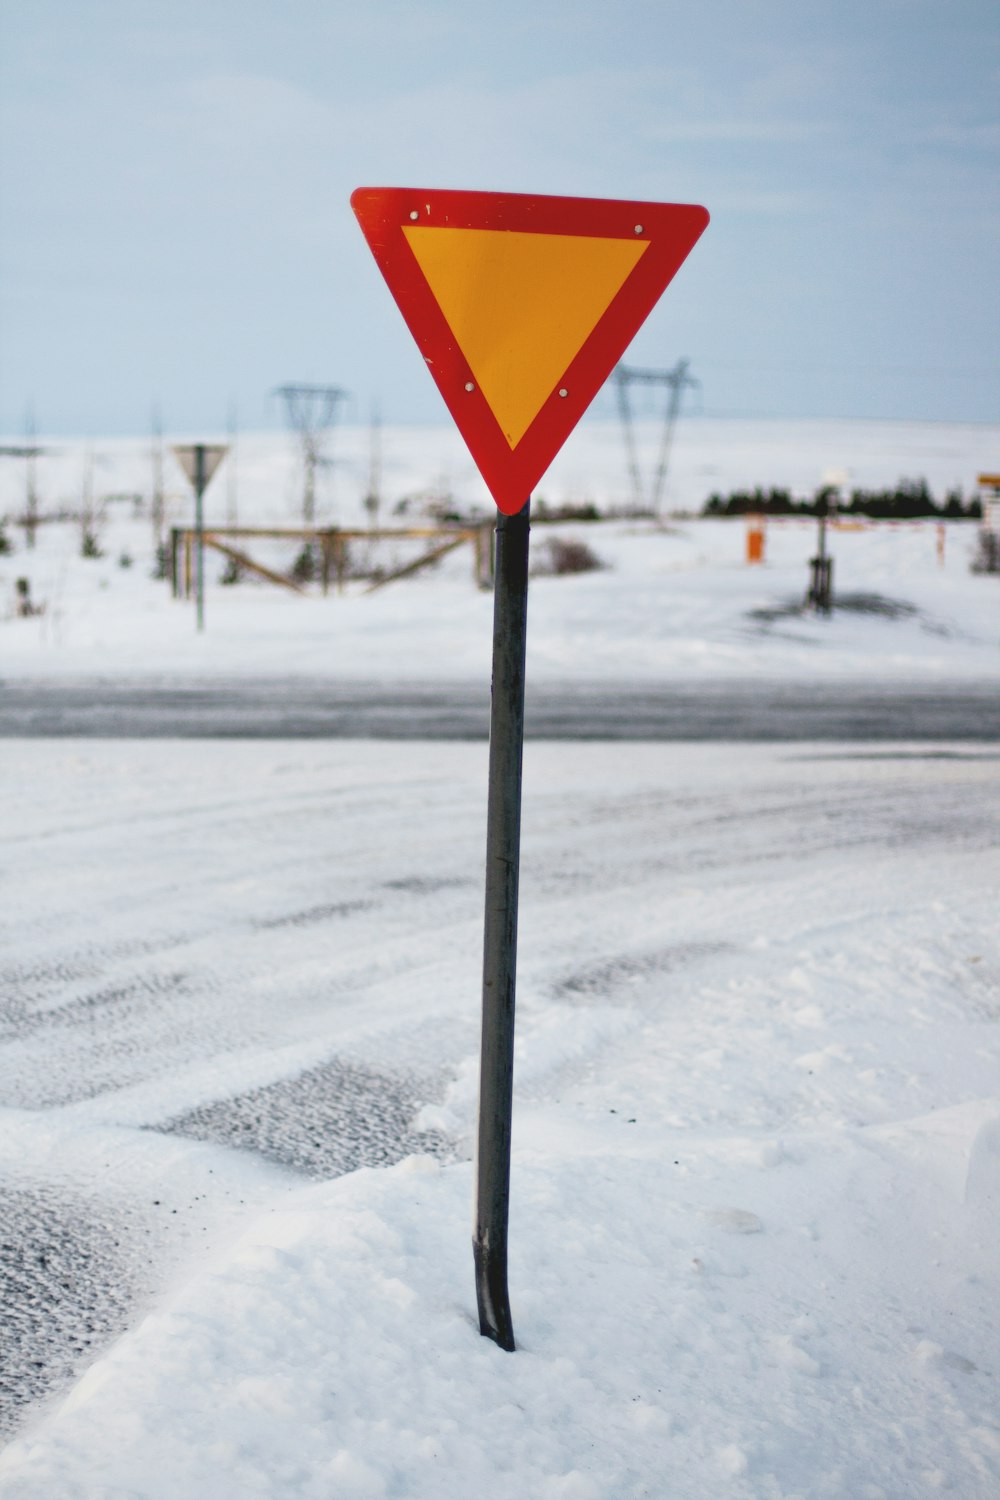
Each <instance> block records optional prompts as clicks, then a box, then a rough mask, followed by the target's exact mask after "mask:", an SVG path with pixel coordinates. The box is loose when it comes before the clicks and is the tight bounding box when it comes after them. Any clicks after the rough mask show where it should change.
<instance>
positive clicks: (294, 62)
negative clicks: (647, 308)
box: [0, 0, 1000, 435]
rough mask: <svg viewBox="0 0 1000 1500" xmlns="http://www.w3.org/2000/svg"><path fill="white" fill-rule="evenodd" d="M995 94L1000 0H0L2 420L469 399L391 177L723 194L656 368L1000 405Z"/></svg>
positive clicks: (943, 411) (88, 426) (806, 397)
mask: <svg viewBox="0 0 1000 1500" xmlns="http://www.w3.org/2000/svg"><path fill="white" fill-rule="evenodd" d="M998 100H1000V11H998V8H997V6H996V3H995V0H864V3H859V0H689V3H684V4H681V3H678V0H616V3H614V4H602V5H600V6H597V5H586V4H572V3H569V0H508V3H506V4H503V5H496V4H476V3H474V0H465V3H457V0H425V3H422V4H420V5H419V6H418V5H414V4H405V3H400V0H367V3H364V0H357V3H354V4H350V5H348V4H345V3H341V0H267V3H264V0H6V4H5V5H4V6H3V9H2V12H0V430H3V431H6V432H7V433H13V432H17V431H19V430H20V428H21V427H22V425H23V423H24V417H25V410H26V408H27V406H28V404H29V403H32V404H33V406H34V410H35V414H36V420H37V423H38V427H39V429H40V430H41V431H45V432H50V433H75V434H88V433H90V434H93V435H101V434H114V433H130V432H142V431H144V430H146V429H147V427H148V425H149V420H150V409H151V407H152V405H153V403H154V402H158V403H159V404H160V407H161V409H162V413H163V420H164V423H165V425H166V426H167V428H168V430H175V431H176V430H180V429H184V430H195V429H204V430H206V431H208V430H218V429H220V428H221V427H223V426H224V424H225V421H226V414H227V410H228V408H229V406H230V403H232V402H235V403H237V404H238V408H239V413H240V421H241V425H243V426H245V427H255V426H264V425H276V424H277V423H278V422H280V420H281V414H280V411H279V409H278V407H277V405H276V403H275V402H274V400H273V398H272V397H271V395H270V392H271V391H272V389H273V387H274V386H276V385H279V384H281V383H283V382H287V381H297V380H315V381H329V382H331V383H335V384H338V385H342V386H346V387H347V388H348V389H349V390H350V391H351V392H352V393H353V397H354V399H353V406H352V412H353V414H354V415H355V416H356V417H357V418H358V419H359V420H367V417H368V414H369V411H370V409H371V405H372V403H373V401H377V402H378V403H379V405H380V408H381V413H382V417H383V420H385V421H388V422H396V421H408V420H416V421H426V420H438V419H444V418H445V412H444V407H443V405H442V403H441V401H440V398H439V396H438V394H437V392H436V390H435V389H434V387H433V384H432V382H431V381H430V380H429V378H428V377H427V375H426V372H425V371H424V369H423V367H422V362H421V360H420V358H419V356H418V355H417V353H416V350H415V348H414V347H413V345H412V343H411V341H410V339H409V335H408V334H407V333H406V330H405V328H404V326H403V324H402V321H401V319H400V318H399V315H398V313H397V312H396V309H395V306H394V304H393V303H392V301H391V299H390V298H389V295H388V292H387V291H386V290H385V287H384V285H383V283H382V282H381V280H380V278H379V276H378V273H377V271H376V270H375V267H374V263H373V262H372V261H371V259H370V256H369V253H368V251H367V249H366V247H365V245H364V241H363V240H362V237H361V234H360V232H359V230H358V229H357V226H356V224H355V222H354V219H353V216H352V214H351V212H350V209H349V205H348V198H349V195H350V192H351V190H352V189H353V188H354V187H356V186H358V185H360V184H366V183H367V184H401V185H407V184H412V185H414V186H437V187H467V188H495V189H503V190H508V191H518V192H545V193H568V194H574V195H577V194H579V195H594V196H602V197H623V198H632V197H635V198H651V199H661V200H668V201H669V200H673V201H690V202H700V203H704V204H705V205H706V206H707V207H708V209H709V210H710V212H711V214H712V224H711V225H710V227H709V229H708V231H707V233H706V235H705V237H704V238H703V240H702V241H701V243H700V244H699V245H698V246H697V247H696V250H695V252H694V254H693V255H692V257H691V259H690V261H689V262H688V264H687V265H686V266H685V267H684V269H683V270H682V271H681V273H680V275H679V276H678V278H677V280H676V281H675V283H674V285H673V286H672V287H671V288H670V289H669V290H668V292H667V294H666V296H665V297H664V300H663V302H662V303H661V304H660V307H659V308H658V309H657V311H656V312H655V313H654V315H653V317H652V318H651V319H650V321H649V323H648V324H647V325H646V328H645V329H644V330H643V331H642V333H641V334H640V335H639V337H638V339H637V340H636V343H635V344H634V345H633V348H632V351H631V354H630V359H631V360H632V361H633V362H634V363H642V364H646V365H652V366H667V365H672V364H673V363H674V362H675V361H676V360H677V359H678V358H679V357H680V356H682V355H684V356H687V357H689V358H690V360H691V362H692V369H693V372H694V373H695V374H696V375H697V376H698V377H699V379H700V380H701V381H702V385H703V392H702V398H701V399H702V404H703V409H704V410H705V411H706V412H708V413H719V414H723V413H724V414H740V415H761V416H781V417H784V416H860V417H900V418H917V419H949V420H970V421H996V420H998V419H1000V358H998V331H1000V234H998V229H1000V188H998V183H1000V171H998V165H1000V163H998V156H1000V124H998ZM607 409H608V410H610V405H609V406H608V408H607Z"/></svg>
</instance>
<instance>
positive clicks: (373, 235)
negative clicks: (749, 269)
mask: <svg viewBox="0 0 1000 1500" xmlns="http://www.w3.org/2000/svg"><path fill="white" fill-rule="evenodd" d="M351 207H352V208H353V209H354V212H355V214H356V215H357V218H358V222H359V223H360V225H361V229H362V231H363V233H364V236H365V239H366V240H367V241H368V245H369V248H370V249H371V252H372V254H373V255H374V257H375V260H376V262H377V264H378V267H379V269H380V271H381V272H382V275H383V276H384V277H385V280H386V282H387V283H388V286H389V290H390V291H391V292H392V295H393V296H394V298H395V299H396V303H397V305H398V307H399V310H400V312H401V313H402V315H403V318H404V319H405V321H406V324H407V327H408V328H409V330H410V332H411V333H412V335H413V337H414V339H415V340H416V343H417V346H418V348H419V349H420V352H421V354H422V355H423V357H424V361H425V363H426V365H427V368H428V370H429V371H430V373H431V375H432V376H433V377H434V380H435V382H436V384H437V387H438V390H439V391H440V392H441V395H442V396H443V397H444V401H445V404H446V406H447V407H448V410H449V411H450V412H451V415H452V417H453V418H454V420H455V423H456V425H457V427H458V429H459V431H460V432H461V434H462V437H463V438H464V439H465V442H466V445H467V446H468V449H469V452H470V453H471V454H472V457H473V458H474V459H475V462H476V464H477V466H478V468H479V471H480V473H481V474H482V476H483V479H484V480H485V481H486V484H487V486H488V488H489V490H490V493H491V494H492V496H493V498H494V500H495V501H496V503H497V505H498V506H499V507H500V509H501V510H502V511H503V512H504V513H505V514H506V515H515V514H516V513H517V512H518V511H519V510H521V509H522V508H523V507H524V505H525V503H526V501H527V500H528V498H529V497H530V495H531V492H532V489H533V488H534V486H535V484H536V483H537V481H538V480H539V479H540V478H541V477H542V475H543V474H544V473H545V471H546V469H547V468H548V467H549V465H550V464H551V462H552V460H553V459H554V458H555V456H556V454H557V453H558V452H559V450H560V448H561V447H562V445H563V443H564V442H565V441H566V439H567V438H568V437H569V435H570V433H571V432H572V431H573V428H574V427H575V426H576V424H577V422H578V421H579V420H580V418H581V417H582V416H583V414H584V412H585V411H586V409H587V407H588V406H589V405H590V403H591V401H592V400H593V399H594V397H595V396H596V395H597V392H598V391H599V390H600V388H601V386H602V385H603V384H604V382H605V380H607V378H608V376H609V375H610V374H611V371H612V370H613V369H614V367H615V365H616V364H617V363H618V361H619V360H620V359H621V357H622V355H623V354H624V353H625V350H626V349H627V348H628V345H629V344H630V343H631V342H632V339H633V338H634V337H635V335H636V333H637V332H638V330H639V328H640V327H641V326H642V324H643V323H644V322H645V320H646V318H647V317H648V316H649V314H650V312H651V311H652V310H653V308H654V306H655V305H656V303H657V302H658V301H659V299H660V296H661V295H662V293H663V292H664V290H665V289H666V287H667V286H668V285H669V284H670V282H671V281H672V280H673V277H674V275H675V274H676V272H677V271H678V269H679V268H680V266H681V265H682V264H683V262H684V261H685V260H686V259H687V256H688V254H689V253H690V251H691V249H692V248H693V246H694V244H695V242H696V241H697V240H698V239H699V237H700V236H701V234H702V232H703V231H704V229H705V226H706V224H707V223H708V212H707V210H706V209H704V208H701V207H699V206H698V205H697V204H693V203H634V202H628V201H622V200H617V199H608V198H554V197H536V196H533V195H530V194H526V193H472V192H469V193H466V192H452V191H445V190H443V189H437V188H365V187H362V188H358V189H357V190H356V191H355V192H354V193H353V194H352V196H351Z"/></svg>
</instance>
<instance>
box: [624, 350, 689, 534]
mask: <svg viewBox="0 0 1000 1500" xmlns="http://www.w3.org/2000/svg"><path fill="white" fill-rule="evenodd" d="M612 374H613V378H614V382H615V389H616V392H617V395H618V412H619V415H620V416H621V419H622V433H623V436H624V438H625V456H626V459H627V462H628V471H629V477H630V479H631V481H632V497H633V500H634V502H635V506H636V509H637V510H642V509H643V508H644V494H643V491H644V485H643V482H642V473H641V471H640V468H639V457H638V452H637V450H636V443H635V428H634V427H633V424H632V406H631V402H630V400H629V387H630V386H632V385H662V386H665V387H666V389H667V391H668V393H669V394H668V396H667V404H666V407H665V409H664V413H663V432H662V435H661V438H660V452H659V456H658V458H657V463H656V469H655V471H654V473H653V481H652V485H651V487H650V492H649V509H650V510H651V511H652V513H653V515H654V516H659V514H660V503H661V501H662V499H663V494H664V491H665V489H666V484H667V469H668V467H669V464H670V448H671V444H672V442H673V437H674V427H675V426H676V424H677V415H678V413H679V411H680V409H681V398H682V396H683V394H684V390H685V387H687V386H697V385H698V384H699V382H698V381H697V380H695V379H693V378H692V376H690V375H689V374H688V361H687V360H686V359H680V360H678V361H677V363H676V365H675V366H674V368H673V369H672V370H636V369H633V368H632V367H631V366H630V365H616V366H615V368H614V371H613V372H612Z"/></svg>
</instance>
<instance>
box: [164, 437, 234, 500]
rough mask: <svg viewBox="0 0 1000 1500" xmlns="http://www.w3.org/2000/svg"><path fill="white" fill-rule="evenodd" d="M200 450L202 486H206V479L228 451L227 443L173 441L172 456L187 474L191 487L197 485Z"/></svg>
mask: <svg viewBox="0 0 1000 1500" xmlns="http://www.w3.org/2000/svg"><path fill="white" fill-rule="evenodd" d="M199 450H200V451H201V455H202V459H201V464H202V470H201V482H202V488H203V489H206V488H207V487H208V481H209V480H210V479H211V477H212V475H213V474H214V473H215V471H216V469H217V468H218V467H219V465H220V464H221V462H222V460H223V459H224V458H225V456H226V454H227V453H228V452H229V444H228V443H184V444H182V443H175V444H174V449H173V453H174V457H175V458H176V460H177V462H178V463H179V464H180V466H181V468H182V469H183V470H184V473H185V474H186V475H187V481H188V484H190V485H191V487H192V489H197V487H198V453H199Z"/></svg>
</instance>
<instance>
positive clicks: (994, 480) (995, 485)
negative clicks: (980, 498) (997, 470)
mask: <svg viewBox="0 0 1000 1500" xmlns="http://www.w3.org/2000/svg"><path fill="white" fill-rule="evenodd" d="M976 482H977V484H980V485H982V487H983V489H984V490H1000V474H979V475H978V476H977V480H976Z"/></svg>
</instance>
